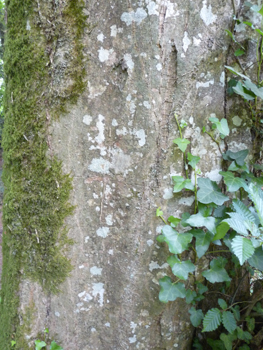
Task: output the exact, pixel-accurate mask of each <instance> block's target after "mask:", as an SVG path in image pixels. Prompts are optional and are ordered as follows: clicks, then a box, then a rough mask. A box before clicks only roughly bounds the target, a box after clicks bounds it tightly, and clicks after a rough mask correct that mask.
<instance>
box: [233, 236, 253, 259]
mask: <svg viewBox="0 0 263 350" xmlns="http://www.w3.org/2000/svg"><path fill="white" fill-rule="evenodd" d="M231 247H232V250H233V252H234V254H235V255H236V257H237V258H238V260H239V262H240V265H243V264H244V262H245V261H246V260H247V259H249V258H250V257H252V255H253V254H254V251H255V249H254V247H253V245H252V243H251V241H250V240H249V239H247V238H245V237H242V236H236V237H235V238H234V239H233V240H232V243H231Z"/></svg>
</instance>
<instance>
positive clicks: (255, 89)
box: [244, 79, 263, 99]
mask: <svg viewBox="0 0 263 350" xmlns="http://www.w3.org/2000/svg"><path fill="white" fill-rule="evenodd" d="M244 85H245V87H246V88H247V89H249V90H251V91H252V92H253V93H254V94H255V95H256V96H258V97H259V98H261V99H263V92H262V90H260V89H259V88H258V87H257V85H255V84H254V83H252V81H251V80H248V79H246V80H244Z"/></svg>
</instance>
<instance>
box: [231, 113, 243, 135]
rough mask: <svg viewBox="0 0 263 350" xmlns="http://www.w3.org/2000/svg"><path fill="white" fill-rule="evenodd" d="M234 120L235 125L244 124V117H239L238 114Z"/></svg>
mask: <svg viewBox="0 0 263 350" xmlns="http://www.w3.org/2000/svg"><path fill="white" fill-rule="evenodd" d="M232 121H233V124H234V125H235V126H240V125H241V124H242V119H241V118H239V116H237V115H235V116H234V118H232ZM232 131H233V130H232Z"/></svg>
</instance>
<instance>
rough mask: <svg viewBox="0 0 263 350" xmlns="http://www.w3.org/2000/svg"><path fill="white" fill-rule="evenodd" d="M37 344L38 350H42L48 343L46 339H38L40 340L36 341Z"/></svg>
mask: <svg viewBox="0 0 263 350" xmlns="http://www.w3.org/2000/svg"><path fill="white" fill-rule="evenodd" d="M35 345H36V350H41V349H42V348H44V347H45V346H46V345H47V344H46V343H45V342H44V341H42V340H39V339H38V340H36V341H35Z"/></svg>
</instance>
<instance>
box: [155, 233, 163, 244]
mask: <svg viewBox="0 0 263 350" xmlns="http://www.w3.org/2000/svg"><path fill="white" fill-rule="evenodd" d="M156 241H158V242H160V243H163V242H165V236H164V235H159V236H157V237H156Z"/></svg>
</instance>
